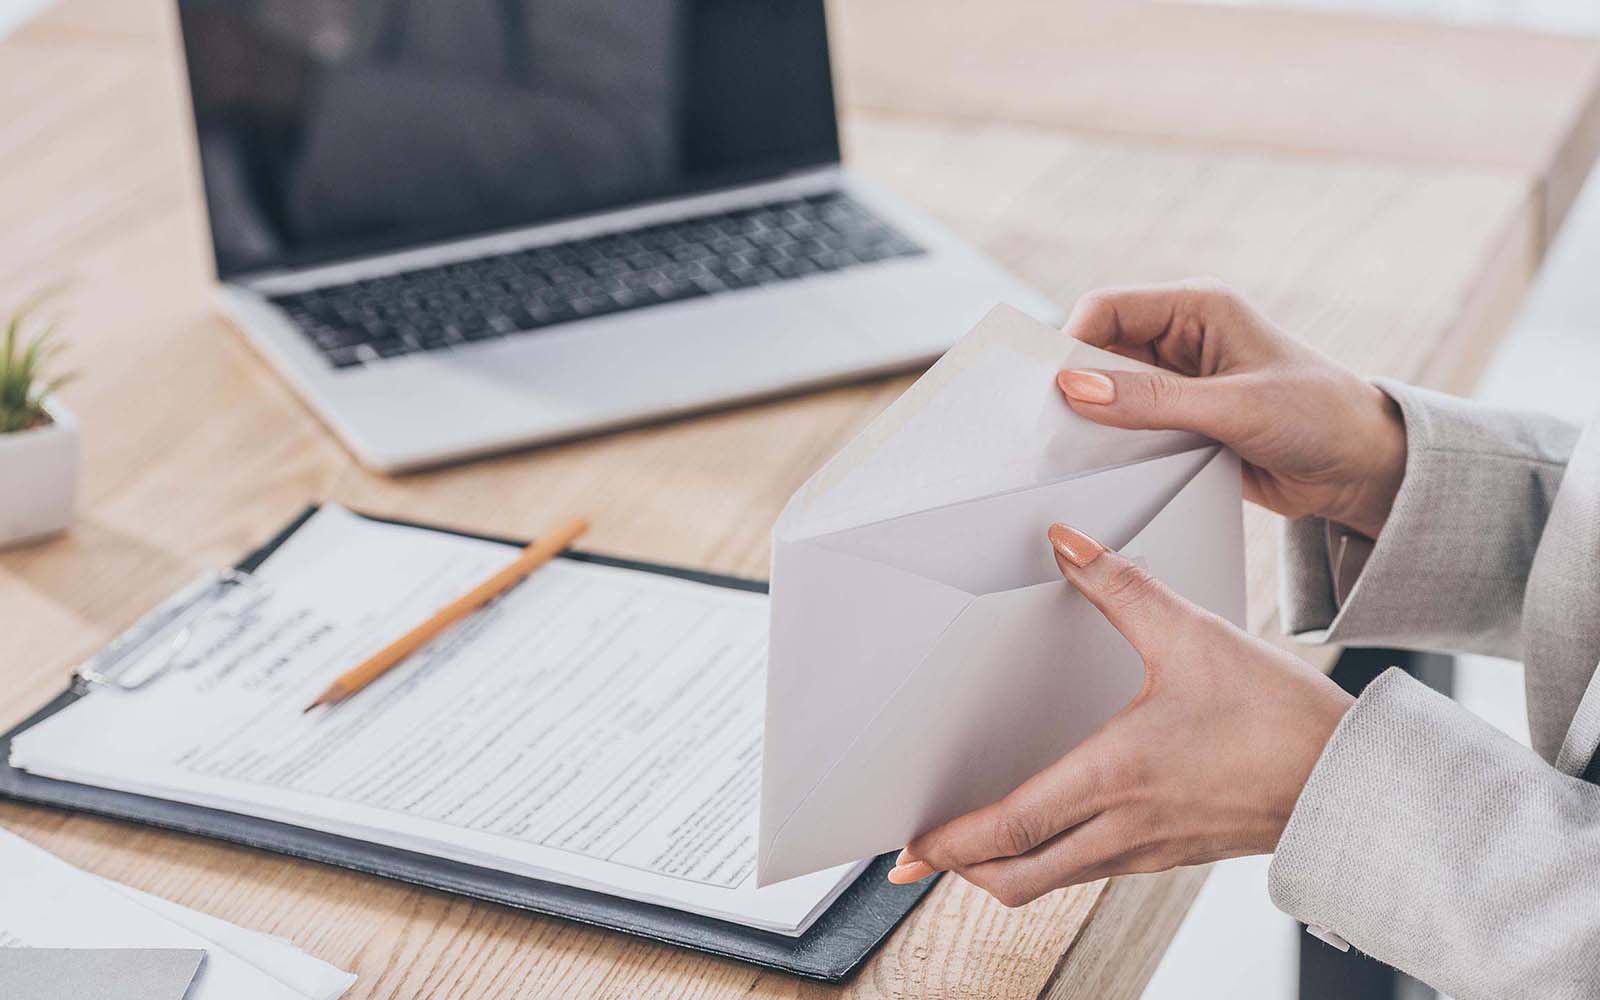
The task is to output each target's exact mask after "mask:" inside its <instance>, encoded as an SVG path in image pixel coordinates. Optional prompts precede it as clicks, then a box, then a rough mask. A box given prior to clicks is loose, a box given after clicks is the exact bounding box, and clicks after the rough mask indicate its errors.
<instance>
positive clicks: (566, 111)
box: [179, 0, 839, 277]
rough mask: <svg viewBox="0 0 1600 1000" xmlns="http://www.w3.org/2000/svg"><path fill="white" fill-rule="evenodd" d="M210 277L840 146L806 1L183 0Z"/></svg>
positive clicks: (529, 218) (584, 206)
mask: <svg viewBox="0 0 1600 1000" xmlns="http://www.w3.org/2000/svg"><path fill="white" fill-rule="evenodd" d="M179 13H180V17H181V20H182V24H183V38H184V49H185V53H186V55H187V58H188V70H189V82H190V90H191V93H192V96H193V100H194V112H195V124H196V134H197V137H198V140H199V145H200V161H201V167H202V172H203V175H204V181H205V191H206V201H207V204H208V206H209V209H210V221H211V235H212V241H213V245H214V247H215V251H216V257H217V270H218V273H219V275H221V276H223V277H227V276H230V275H236V274H239V273H242V272H249V271H261V270H268V269H276V268H280V267H287V266H295V265H304V264H311V263H317V262H323V261H330V260H336V259H340V258H346V257H351V256H356V255H360V254H367V253H373V252H378V251H382V250H392V249H398V248H404V247H411V246H416V245H419V244H423V243H427V242H430V241H435V240H442V239H448V238H451V237H458V236H465V235H476V234H482V233H486V232H490V231H493V230H497V229H505V228H511V227H515V226H521V225H527V224H530V223H535V222H540V221H544V220H550V219H556V218H560V217H564V216H572V215H576V214H581V213H587V212H593V211H596V210H600V209H604V208H610V207H616V206H622V205H627V204H630V203H635V202H640V201H645V200H650V199H655V198H660V197H667V196H672V195H677V194H683V193H688V192H693V191H702V190H707V189H711V188H716V187H721V186H726V185H730V184H735V183H739V182H742V181H750V180H756V179H760V178H767V177H772V176H776V175H778V174H782V173H784V172H786V171H790V170H794V169H798V168H803V167H809V166H816V165H822V164H828V163H833V162H837V160H838V157H839V147H838V135H837V131H836V127H835V119H834V107H833V88H832V83H831V80H830V77H829V68H828V46H827V33H826V28H825V25H824V18H823V0H180V2H179Z"/></svg>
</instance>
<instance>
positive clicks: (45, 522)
mask: <svg viewBox="0 0 1600 1000" xmlns="http://www.w3.org/2000/svg"><path fill="white" fill-rule="evenodd" d="M44 408H45V412H46V413H48V414H50V422H49V423H48V424H45V425H44V426H43V427H34V428H31V429H30V430H25V431H16V432H14V433H11V434H0V546H6V545H15V544H18V543H20V542H27V541H32V540H33V539H35V538H43V537H44V536H46V535H53V534H55V533H56V532H58V531H64V530H66V527H67V525H68V524H70V523H71V522H72V506H73V502H74V500H75V498H76V497H77V493H78V421H77V420H76V419H75V418H74V417H73V416H72V414H71V413H70V412H68V410H67V408H66V407H64V406H62V405H61V404H60V403H59V402H58V401H56V400H55V399H47V400H45V407H44Z"/></svg>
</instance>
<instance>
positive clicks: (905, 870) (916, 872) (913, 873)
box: [888, 861, 933, 885]
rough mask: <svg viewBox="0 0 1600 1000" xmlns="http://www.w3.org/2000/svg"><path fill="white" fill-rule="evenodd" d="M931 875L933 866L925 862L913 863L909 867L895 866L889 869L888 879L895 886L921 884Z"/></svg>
mask: <svg viewBox="0 0 1600 1000" xmlns="http://www.w3.org/2000/svg"><path fill="white" fill-rule="evenodd" d="M932 874H933V866H932V865H930V864H928V863H927V862H926V861H913V862H911V863H910V864H909V865H896V866H895V867H893V868H891V869H889V874H888V879H889V881H891V882H893V883H894V884H895V885H910V884H911V883H913V882H921V881H922V880H923V879H925V878H927V877H928V876H929V875H932Z"/></svg>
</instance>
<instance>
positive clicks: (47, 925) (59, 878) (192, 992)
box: [0, 831, 356, 1000]
mask: <svg viewBox="0 0 1600 1000" xmlns="http://www.w3.org/2000/svg"><path fill="white" fill-rule="evenodd" d="M0 885H3V886H4V887H5V888H4V892H0V947H8V948H48V949H62V948H70V949H139V950H138V951H127V952H124V953H123V954H121V955H113V956H102V957H103V958H108V959H111V961H99V960H96V958H95V957H94V956H89V957H80V955H79V954H78V953H76V952H75V953H73V954H60V955H53V956H50V961H48V962H38V963H34V964H35V965H37V966H38V968H36V969H31V970H30V971H29V974H30V975H45V974H46V971H47V970H48V971H49V972H50V973H51V974H53V975H54V976H55V980H54V981H57V982H62V983H71V984H74V985H73V986H72V988H74V989H78V988H80V986H79V985H78V984H81V983H83V982H84V977H85V976H89V977H92V976H95V975H114V976H118V977H122V976H127V975H137V976H140V977H142V978H143V977H148V978H149V979H150V980H151V981H152V982H158V981H161V980H164V979H168V978H170V977H172V976H173V975H176V974H182V970H181V969H180V968H179V966H182V965H183V962H182V961H181V958H182V955H181V954H178V955H175V954H174V952H173V949H177V950H180V951H181V952H189V953H191V954H193V955H196V957H198V956H199V955H203V956H204V957H203V959H201V960H200V965H199V972H198V974H194V975H193V986H192V987H191V988H190V989H189V991H188V993H187V994H185V993H183V992H182V991H181V990H180V991H179V992H178V993H177V994H176V996H184V997H186V998H187V1000H336V998H337V997H341V996H343V995H344V994H345V991H347V990H348V989H350V986H351V985H352V984H353V983H354V982H355V981H356V977H355V976H353V975H351V974H350V973H348V972H343V971H341V970H339V969H336V968H334V967H333V966H331V965H329V964H328V963H326V962H323V961H321V960H319V959H316V958H313V957H311V956H310V955H307V954H306V953H305V952H303V951H301V950H300V949H298V948H296V947H295V946H294V945H292V944H290V943H289V942H288V941H285V940H283V939H282V938H277V937H273V936H272V935H270V934H260V933H257V932H255V931H248V930H245V929H244V928H242V927H237V926H235V925H233V924H230V923H228V922H227V921H226V920H219V919H217V918H216V917H212V916H207V915H206V914H203V913H198V912H196V911H194V910H191V909H188V908H187V907H183V906H179V905H178V904H176V903H173V902H170V901H168V900H165V899H161V898H159V897H156V896H151V895H148V894H146V893H143V892H139V891H138V890H136V889H131V888H129V887H128V886H125V885H121V884H120V883H117V882H112V881H110V880H107V879H101V878H98V877H97V876H94V875H90V874H89V873H87V872H84V871H80V870H79V869H77V868H74V867H72V866H71V865H69V864H67V863H66V862H65V861H62V860H61V859H59V858H57V857H55V856H54V855H53V854H50V853H49V852H47V851H43V850H40V849H39V848H37V847H35V846H33V845H32V844H30V843H28V842H27V841H26V840H23V839H22V838H21V837H17V836H15V835H13V834H10V833H6V832H5V831H0ZM145 949H159V950H156V951H145ZM174 959H180V961H177V962H176V963H175V962H174ZM3 961H4V956H3V955H0V962H3ZM192 961H193V960H192V959H191V960H190V964H189V966H188V971H189V973H193V971H194V967H193V964H192ZM14 971H15V970H14ZM183 981H184V982H185V983H187V982H188V980H187V979H184V980H183ZM101 985H102V987H103V988H102V989H101V990H99V991H97V992H94V993H81V994H80V995H82V996H107V997H110V996H133V995H141V994H138V993H136V992H135V989H134V984H132V983H128V982H125V981H116V980H114V981H111V982H108V983H102V984H101ZM41 988H42V987H38V986H36V987H35V988H34V992H33V993H32V994H31V995H34V996H43V995H47V994H43V993H40V992H38V990H39V989H41ZM63 995H67V994H63ZM151 995H159V994H151Z"/></svg>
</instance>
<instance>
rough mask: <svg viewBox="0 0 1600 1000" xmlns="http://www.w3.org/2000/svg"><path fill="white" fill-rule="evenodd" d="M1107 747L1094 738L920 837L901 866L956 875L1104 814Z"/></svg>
mask: <svg viewBox="0 0 1600 1000" xmlns="http://www.w3.org/2000/svg"><path fill="white" fill-rule="evenodd" d="M1109 753H1110V750H1109V746H1108V741H1107V740H1105V739H1103V738H1091V739H1090V740H1088V741H1086V742H1084V743H1082V744H1080V745H1079V746H1078V747H1077V748H1076V749H1075V750H1073V751H1072V752H1071V753H1069V754H1067V755H1066V756H1065V757H1062V758H1061V759H1060V760H1058V761H1056V762H1055V763H1054V764H1051V765H1050V766H1049V767H1047V768H1045V769H1044V770H1042V771H1040V772H1039V773H1038V774H1035V775H1034V776H1033V777H1031V778H1029V779H1028V780H1027V781H1025V782H1023V783H1022V784H1021V785H1018V786H1017V788H1016V789H1015V790H1014V791H1012V792H1011V794H1009V795H1007V796H1006V797H1005V798H1003V799H1001V800H999V801H998V802H994V803H991V804H989V805H987V806H984V807H983V808H982V809H975V810H973V811H972V812H970V813H967V814H966V815H964V816H958V817H957V818H955V819H953V820H951V821H950V822H948V823H946V824H944V825H943V826H940V827H937V828H935V829H933V830H930V831H928V832H927V833H925V834H923V835H922V836H920V837H917V838H916V839H915V840H913V841H912V842H911V843H910V844H908V845H907V846H906V849H905V850H904V851H902V852H901V855H900V858H899V859H898V861H897V864H898V865H899V866H900V867H906V866H908V865H910V864H912V863H915V862H925V863H927V864H928V865H929V866H930V869H931V870H930V871H928V872H924V873H923V875H924V876H925V875H927V874H931V873H932V870H937V871H951V870H954V869H958V868H965V867H968V866H970V865H975V864H978V863H980V862H983V861H988V860H990V859H991V858H1003V857H1011V856H1013V855H1018V854H1024V853H1026V852H1028V851H1031V850H1033V849H1034V848H1035V847H1038V846H1039V845H1040V844H1043V843H1044V842H1046V841H1048V840H1049V839H1051V838H1052V837H1054V836H1056V835H1057V834H1059V833H1060V832H1061V831H1062V830H1065V829H1067V828H1068V827H1072V826H1076V825H1077V824H1079V823H1082V822H1083V821H1084V820H1086V819H1088V818H1089V817H1091V816H1093V815H1094V814H1095V813H1097V812H1099V811H1100V810H1101V809H1102V808H1103V807H1104V804H1105V803H1106V801H1107V794H1106V793H1107V791H1108V789H1107V788H1106V786H1105V781H1104V778H1103V776H1104V775H1105V774H1106V773H1108V771H1109V768H1108V767H1107V766H1106V765H1107V763H1108V762H1107V759H1106V758H1107V756H1108V754H1109Z"/></svg>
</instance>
